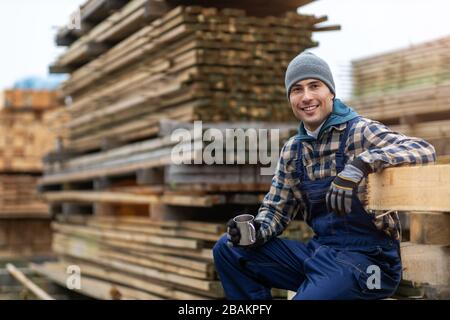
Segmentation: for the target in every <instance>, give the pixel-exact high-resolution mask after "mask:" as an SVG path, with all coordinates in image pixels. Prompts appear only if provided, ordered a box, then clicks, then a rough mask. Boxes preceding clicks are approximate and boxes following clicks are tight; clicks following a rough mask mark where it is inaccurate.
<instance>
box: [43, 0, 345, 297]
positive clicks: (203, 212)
mask: <svg viewBox="0 0 450 320" xmlns="http://www.w3.org/2000/svg"><path fill="white" fill-rule="evenodd" d="M94 2H95V3H98V7H96V8H98V10H97V9H96V10H93V9H89V10H88V9H87V8H92V3H94ZM308 2H310V1H305V0H297V1H284V2H283V4H280V3H277V4H275V3H273V2H271V1H259V0H251V1H171V0H168V1H162V0H160V1H156V0H146V1H142V0H133V1H116V2H115V3H116V4H117V6H116V7H114V8H112V7H109V9H108V10H107V11H105V10H106V9H105V7H102V6H101V5H100V3H103V4H105V6H106V4H107V3H111V1H92V0H89V1H88V2H86V4H85V5H84V6H82V7H81V9H80V24H81V28H79V29H77V30H73V29H70V30H69V29H67V28H62V29H60V31H59V32H58V35H57V39H56V40H57V43H58V44H60V45H65V46H68V48H67V50H66V51H65V52H64V53H63V54H62V55H61V56H60V57H59V58H58V59H57V60H56V61H55V62H54V63H53V64H52V66H51V67H50V70H51V71H53V72H66V73H70V77H69V78H68V80H67V81H65V82H64V83H63V84H62V85H61V86H60V88H59V94H60V98H62V99H64V100H65V101H66V102H67V108H66V110H67V113H68V117H67V118H68V121H67V123H66V125H65V127H64V130H63V131H64V137H63V139H60V140H59V142H60V143H59V144H58V147H57V148H55V149H54V150H52V151H51V152H50V153H48V154H47V156H46V157H45V162H44V171H45V173H44V176H43V178H42V179H40V181H39V185H40V190H41V192H42V195H43V197H44V198H45V199H47V201H48V203H49V205H50V212H51V213H52V215H53V216H55V217H56V218H55V224H54V228H55V235H56V237H55V243H54V248H55V250H56V251H57V253H58V255H59V256H60V257H61V261H60V262H61V263H62V264H63V265H60V264H55V265H54V266H51V265H47V266H45V267H44V266H35V267H36V268H37V269H39V268H41V267H42V268H41V269H40V270H41V272H43V273H46V274H47V275H48V276H49V277H52V276H53V277H54V279H55V281H61V278H60V276H61V275H63V274H65V273H64V268H63V267H64V263H65V265H67V263H66V262H64V261H66V260H67V261H68V260H71V261H72V260H73V259H75V262H76V263H75V264H77V263H80V264H81V262H83V263H84V265H86V270H91V274H90V275H91V276H92V277H93V278H95V279H91V280H93V281H103V282H102V283H103V285H101V286H102V288H104V290H105V291H102V292H93V293H90V292H89V291H90V290H87V291H86V294H88V295H89V294H90V295H92V296H94V297H99V298H100V297H101V298H117V297H123V298H129V297H133V298H136V297H141V298H155V299H156V298H180V297H181V298H182V297H186V294H187V293H189V295H190V297H194V295H195V297H210V298H220V297H222V296H223V292H222V291H221V288H219V287H218V282H217V278H216V276H215V274H214V272H212V273H211V268H212V267H211V262H212V261H211V247H212V244H213V243H214V241H216V240H217V239H218V238H219V236H220V234H221V233H222V232H223V229H221V228H223V227H220V226H223V225H224V223H225V222H226V221H227V220H228V219H229V218H230V217H231V216H234V215H236V214H238V213H240V212H244V211H245V212H249V213H256V211H257V210H258V207H259V205H260V203H261V201H262V199H263V197H264V195H265V193H267V191H268V190H269V187H270V183H271V174H268V175H261V169H262V167H263V166H265V165H266V163H265V164H264V165H261V164H259V163H260V162H257V163H258V164H254V163H250V162H249V161H248V159H249V158H250V157H252V156H254V155H256V154H258V155H259V153H260V152H264V153H265V154H266V155H269V154H270V151H273V154H275V155H276V157H275V158H278V154H279V149H280V146H281V145H282V143H283V141H284V140H285V139H287V138H288V137H289V136H291V135H293V134H294V133H295V131H296V127H297V123H296V122H295V119H294V117H293V115H292V111H291V110H290V108H289V105H288V103H287V101H286V96H285V92H284V85H283V83H284V78H283V74H284V71H285V69H286V67H287V64H288V63H289V61H290V60H291V59H292V58H293V57H294V56H295V55H297V54H298V53H299V52H301V51H303V50H305V49H307V48H310V47H313V46H316V45H317V43H316V42H314V41H313V40H312V33H313V32H314V31H325V30H335V29H338V27H337V26H325V27H324V26H321V25H319V24H320V23H322V22H324V21H326V20H327V17H315V16H310V15H299V14H297V13H296V12H295V8H297V7H298V6H301V5H304V4H306V3H308ZM261 4H265V5H266V6H265V7H263V6H260V5H261ZM94 12H95V14H94ZM100 12H103V13H102V14H101V13H100ZM94 16H95V17H96V18H95V19H94V18H93V17H94ZM196 120H199V121H202V124H203V129H201V130H200V136H196V135H195V134H192V135H191V133H193V132H192V130H194V131H195V128H193V127H192V125H193V122H194V121H196ZM177 129H186V130H187V131H186V137H184V139H183V141H182V144H184V145H186V146H188V148H187V149H188V150H189V152H187V153H185V154H184V153H183V154H181V155H180V154H177V155H175V156H174V154H173V150H174V147H175V146H176V145H178V146H179V142H180V141H174V140H173V135H172V133H173V132H174V130H177ZM207 129H216V130H219V131H220V132H223V133H225V132H226V130H227V129H237V130H243V131H245V130H247V129H252V130H259V129H263V130H268V131H270V130H271V129H274V130H275V129H276V133H275V131H274V132H273V133H272V131H270V133H268V135H266V137H267V138H268V143H269V145H261V144H259V143H258V142H256V143H250V142H247V143H246V144H244V145H245V146H238V145H237V144H235V145H234V146H233V148H232V149H231V150H230V149H226V150H225V147H223V145H222V147H221V148H222V149H220V148H219V149H220V150H219V149H218V151H220V152H221V154H222V160H226V159H229V158H230V157H231V158H232V159H233V160H232V161H231V163H230V162H229V161H222V162H221V163H215V164H213V165H210V164H206V163H205V162H204V161H202V156H203V151H204V150H205V149H206V147H207V146H206V145H207V144H208V142H207V141H205V140H203V139H202V138H203V137H204V135H205V130H207ZM226 139H227V138H226V137H223V139H222V138H221V139H219V140H220V141H219V140H217V141H215V142H216V143H218V142H224V141H225V140H226ZM246 139H250V137H249V136H247V137H246ZM208 141H211V140H208ZM247 141H250V140H247ZM239 148H241V149H239ZM238 149H239V150H238ZM237 151H241V154H243V155H244V161H243V162H239V161H238V160H237V157H236V156H235V154H236V152H237ZM216 156H217V154H216ZM197 160H198V161H197ZM275 161H276V160H275ZM180 163H181V164H180ZM225 163H227V164H226V165H225ZM272 174H273V171H272ZM80 216H81V217H82V218H77V217H80ZM58 219H59V220H58ZM73 219H75V220H76V219H80V220H79V221H78V220H77V221H74V220H73ZM133 219H136V220H133ZM130 221H131V222H130ZM169 222H170V223H169ZM158 223H159V224H158ZM165 223H168V225H165ZM171 223H175V224H173V225H172V224H171ZM178 224H181V225H180V226H179V225H178ZM186 224H187V225H189V228H188V227H185V226H186ZM212 225H214V226H215V227H214V228H216V229H214V230H216V231H214V232H210V231H208V230H209V229H208V228H210V227H211V226H212ZM191 226H194V227H195V228H194V229H192V227H191ZM205 226H207V227H205ZM203 227H204V228H205V230H203V229H202V228H203ZM219 227H220V228H219ZM136 228H138V229H136ZM217 228H219V229H217ZM295 229H296V227H295V224H293V225H292V232H294V231H295ZM131 230H136V232H138V233H139V234H140V235H139V237H137V238H136V239H135V238H133V233H131V232H130V231H131ZM161 230H162V231H161ZM302 230H303V229H302ZM166 233H167V234H166ZM294 234H296V235H297V236H298V237H299V238H302V237H303V236H301V234H303V235H306V234H307V232H306V231H305V232H297V233H295V232H294ZM164 235H166V236H167V237H171V239H166V238H164ZM130 236H131V237H132V238H129V237H130ZM125 239H128V240H130V243H131V242H132V241H135V242H137V244H136V246H134V247H133V248H128V249H127V248H124V247H123V246H122V247H121V246H120V245H121V242H122V243H123V242H124V241H123V240H125ZM133 239H135V240H133ZM169 240H170V241H169ZM172 240H173V241H172ZM111 241H112V242H111ZM148 241H150V242H148ZM146 246H149V247H151V249H152V250H150V251H149V250H147V251H145V250H142V249H145V247H146ZM76 248H86V250H85V249H82V250H81V249H80V250H81V251H80V252H78V251H77V249H76ZM169 249H170V250H169ZM174 249H176V250H174ZM127 250H134V251H133V252H132V253H130V254H128V253H127ZM64 253H67V254H64ZM165 255H170V256H171V257H166V256H165ZM113 256H114V259H113V258H112V257H113ZM64 259H65V260H64ZM198 259H200V261H197V260H198ZM81 260H82V261H81ZM188 260H189V261H192V263H188ZM72 262H73V261H72ZM169 262H170V263H169ZM112 263H114V265H112ZM164 263H166V264H167V265H169V264H173V265H172V266H170V268H169V267H168V268H169V269H167V270H166V269H161V266H162V265H163V264H164ZM180 263H181V264H180ZM88 268H89V269H88ZM83 270H84V269H83ZM105 270H106V271H108V272H110V273H109V274H108V273H105ZM149 270H150V271H149ZM116 275H117V277H116ZM136 277H137V278H139V277H148V278H150V279H152V280H151V281H149V282H151V283H155V284H152V285H150V284H148V287H142V286H144V285H145V284H143V283H140V282H142V281H137V280H136ZM186 278H189V279H191V278H192V279H194V280H195V281H194V280H192V279H191V280H189V279H186ZM113 279H120V281H118V282H116V283H114V281H113ZM108 283H114V288H120V289H117V290H118V291H119V292H120V293H121V295H119V294H117V292H116V291H117V290H113V291H112V292H113V293H114V294H115V295H112V296H111V295H110V292H111V290H110V288H111V285H110V286H109V287H108ZM144 283H145V282H144ZM156 284H158V285H159V287H156ZM99 286H100V284H99ZM94 287H95V286H94ZM108 288H109V289H108ZM167 288H171V289H170V290H172V291H167ZM174 288H175V289H176V290H175V289H174ZM131 289H134V290H139V292H135V291H130V290H131ZM121 290H122V291H121ZM94 291H95V290H94ZM105 292H106V295H105ZM143 292H144V293H145V294H144V293H143Z"/></svg>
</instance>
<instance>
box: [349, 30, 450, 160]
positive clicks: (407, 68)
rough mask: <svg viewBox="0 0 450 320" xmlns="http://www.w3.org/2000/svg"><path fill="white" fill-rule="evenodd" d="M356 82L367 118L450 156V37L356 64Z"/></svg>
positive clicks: (361, 109)
mask: <svg viewBox="0 0 450 320" xmlns="http://www.w3.org/2000/svg"><path fill="white" fill-rule="evenodd" d="M353 77H354V97H353V98H352V99H351V101H350V104H351V105H352V106H354V107H355V108H356V109H357V110H358V111H359V112H360V113H361V114H362V115H363V116H366V117H368V118H371V119H375V120H379V121H382V122H383V123H386V124H389V125H391V127H392V128H393V129H394V130H396V131H398V132H402V133H404V134H407V135H411V136H419V137H422V138H425V139H427V140H429V141H430V142H432V143H433V144H434V145H435V147H436V150H437V152H438V154H440V155H444V154H449V153H450V107H449V106H450V104H449V102H450V37H445V38H441V39H438V40H435V41H431V42H427V43H424V44H419V45H415V46H412V47H410V48H406V49H402V50H398V51H394V52H390V53H387V54H381V55H377V56H373V57H370V58H366V59H361V60H358V61H354V62H353Z"/></svg>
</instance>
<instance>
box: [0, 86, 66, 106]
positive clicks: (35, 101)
mask: <svg viewBox="0 0 450 320" xmlns="http://www.w3.org/2000/svg"><path fill="white" fill-rule="evenodd" d="M0 100H1V102H2V103H0V108H11V109H22V110H23V109H27V108H28V109H33V110H46V109H51V108H55V107H56V106H57V105H58V102H57V95H56V92H55V91H52V90H31V89H28V90H27V89H11V90H4V91H3V92H2V93H1V97H0Z"/></svg>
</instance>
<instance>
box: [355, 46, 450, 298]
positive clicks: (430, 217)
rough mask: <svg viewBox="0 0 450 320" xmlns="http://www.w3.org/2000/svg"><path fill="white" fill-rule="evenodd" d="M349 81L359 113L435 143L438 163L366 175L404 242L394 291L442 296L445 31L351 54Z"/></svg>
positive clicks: (449, 145) (449, 72)
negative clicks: (395, 217) (385, 49)
mask: <svg viewBox="0 0 450 320" xmlns="http://www.w3.org/2000/svg"><path fill="white" fill-rule="evenodd" d="M353 82H354V83H353V84H354V88H353V97H352V99H351V101H349V104H350V105H351V106H352V107H355V109H356V110H357V111H358V112H359V113H360V114H361V115H362V116H365V117H368V118H371V119H374V120H378V121H380V122H382V123H384V124H386V125H388V126H389V127H390V128H391V129H393V130H394V131H397V132H400V133H403V134H406V135H408V136H416V137H421V138H423V139H425V140H427V141H429V142H430V143H432V144H433V145H434V147H435V149H436V152H437V154H438V157H437V165H431V166H424V167H410V168H395V169H394V168H392V169H388V170H385V171H384V172H383V173H382V174H381V175H371V176H370V177H369V183H368V199H369V201H368V202H369V204H368V208H369V209H370V210H373V211H374V212H376V213H377V214H378V213H379V214H383V213H385V212H386V211H391V210H392V211H397V212H398V213H399V216H400V219H401V222H402V229H403V237H402V240H403V241H404V242H402V247H401V254H402V262H403V280H402V284H401V286H400V287H399V289H398V291H397V295H398V296H399V297H415V298H419V299H423V298H425V299H448V298H449V297H450V273H449V270H450V269H449V262H450V247H449V246H450V239H449V232H448V230H449V229H450V213H449V212H450V204H449V203H447V202H446V199H447V198H448V197H447V196H445V194H448V192H449V190H448V186H449V185H450V184H449V181H450V180H449V178H450V177H448V173H447V172H446V171H448V169H449V167H448V163H450V160H449V157H448V154H450V140H449V139H450V104H449V102H450V90H449V88H450V37H444V38H440V39H437V40H434V41H430V42H427V43H423V44H418V45H414V46H411V47H409V48H405V49H401V50H396V51H392V52H389V53H385V54H379V55H375V56H372V57H368V58H365V59H360V60H357V61H353ZM419 185H420V187H419ZM392 211H391V212H392Z"/></svg>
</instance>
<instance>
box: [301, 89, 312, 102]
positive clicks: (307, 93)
mask: <svg viewBox="0 0 450 320" xmlns="http://www.w3.org/2000/svg"><path fill="white" fill-rule="evenodd" d="M312 98H313V97H312V93H311V91H310V90H308V89H305V91H304V92H303V97H302V100H303V102H309V101H311V99H312Z"/></svg>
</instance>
